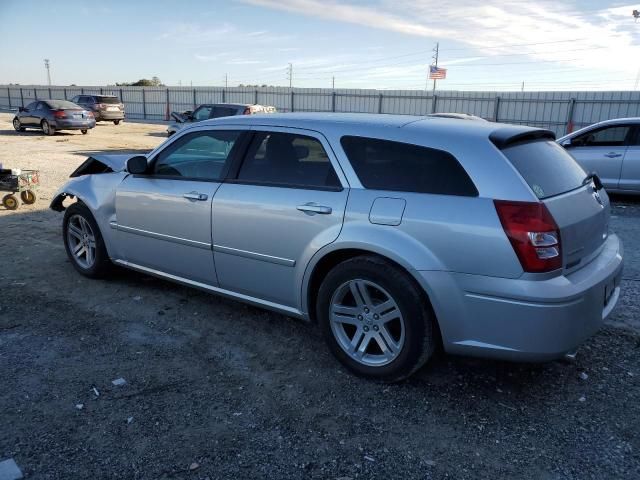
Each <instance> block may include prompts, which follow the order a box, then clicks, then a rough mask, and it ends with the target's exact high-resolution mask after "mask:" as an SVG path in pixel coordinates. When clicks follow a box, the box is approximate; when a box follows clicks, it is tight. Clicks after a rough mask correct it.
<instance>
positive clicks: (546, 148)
mask: <svg viewBox="0 0 640 480" xmlns="http://www.w3.org/2000/svg"><path fill="white" fill-rule="evenodd" d="M503 153H504V154H505V156H506V157H507V158H508V159H509V161H510V162H511V163H512V164H513V166H514V167H515V168H516V169H517V170H518V171H519V172H520V175H522V177H523V178H524V180H525V181H526V182H527V183H528V184H529V186H530V187H531V190H533V193H534V194H535V195H536V196H537V197H538V198H539V199H540V200H541V201H542V202H544V204H545V205H546V206H547V208H548V209H549V212H550V213H551V215H552V216H553V218H554V220H555V222H556V224H557V225H558V228H559V229H560V243H561V247H562V254H563V265H564V268H565V270H575V269H578V268H580V267H581V266H583V265H586V264H587V263H588V262H589V261H590V260H591V259H593V257H594V256H596V255H597V254H598V253H599V252H600V247H601V246H602V244H603V243H604V242H605V240H606V239H607V235H608V230H609V197H608V196H607V194H606V192H605V191H604V190H603V189H601V190H599V191H596V189H595V186H594V184H593V182H589V183H588V184H586V185H583V181H584V179H585V177H586V174H585V172H584V170H583V169H582V168H580V166H579V165H578V164H577V163H576V162H575V161H574V160H573V158H571V156H570V155H568V154H567V152H566V151H565V150H564V149H563V148H562V147H560V146H559V145H558V144H557V143H555V142H553V141H551V140H536V141H531V142H525V143H519V144H516V145H513V146H510V147H507V148H505V149H503Z"/></svg>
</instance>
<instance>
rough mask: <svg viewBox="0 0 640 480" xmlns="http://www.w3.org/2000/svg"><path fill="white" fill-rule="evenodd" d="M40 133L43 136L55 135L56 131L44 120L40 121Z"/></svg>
mask: <svg viewBox="0 0 640 480" xmlns="http://www.w3.org/2000/svg"><path fill="white" fill-rule="evenodd" d="M41 125H42V132H43V133H44V134H45V135H55V134H56V129H55V128H54V127H52V126H51V125H50V124H49V122H47V121H46V120H43V121H42V124H41Z"/></svg>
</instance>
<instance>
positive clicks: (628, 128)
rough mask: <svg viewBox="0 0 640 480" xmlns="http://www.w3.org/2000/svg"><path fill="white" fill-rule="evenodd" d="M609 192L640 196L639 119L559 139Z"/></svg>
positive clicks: (607, 123) (614, 121)
mask: <svg viewBox="0 0 640 480" xmlns="http://www.w3.org/2000/svg"><path fill="white" fill-rule="evenodd" d="M558 143H559V144H560V145H562V146H563V147H564V148H565V149H566V150H567V152H569V153H570V154H571V155H572V156H573V158H575V159H576V161H577V162H578V163H579V164H580V165H581V166H582V168H584V170H585V171H587V172H595V173H597V174H598V176H599V177H600V179H601V180H602V183H603V185H604V186H605V188H606V189H607V190H608V191H609V192H614V193H628V194H640V118H616V119H612V120H606V121H604V122H599V123H596V124H593V125H590V126H588V127H585V128H582V129H580V130H577V131H575V132H573V133H570V134H569V135H565V136H564V137H562V138H560V139H558Z"/></svg>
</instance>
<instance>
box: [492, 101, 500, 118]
mask: <svg viewBox="0 0 640 480" xmlns="http://www.w3.org/2000/svg"><path fill="white" fill-rule="evenodd" d="M499 112H500V95H497V96H496V99H495V101H494V103H493V121H494V122H497V121H498V113H499Z"/></svg>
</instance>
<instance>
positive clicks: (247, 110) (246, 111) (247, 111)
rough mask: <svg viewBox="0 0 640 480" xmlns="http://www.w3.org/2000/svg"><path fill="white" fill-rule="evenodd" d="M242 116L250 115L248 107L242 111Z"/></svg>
mask: <svg viewBox="0 0 640 480" xmlns="http://www.w3.org/2000/svg"><path fill="white" fill-rule="evenodd" d="M242 114H243V115H251V109H250V108H249V107H247V108H245V109H244V112H242Z"/></svg>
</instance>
